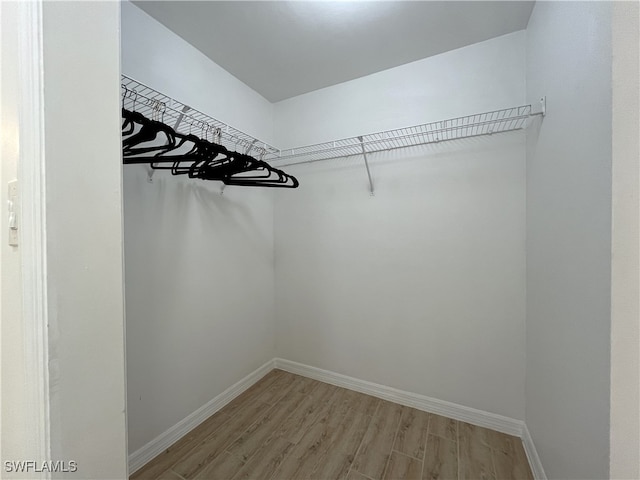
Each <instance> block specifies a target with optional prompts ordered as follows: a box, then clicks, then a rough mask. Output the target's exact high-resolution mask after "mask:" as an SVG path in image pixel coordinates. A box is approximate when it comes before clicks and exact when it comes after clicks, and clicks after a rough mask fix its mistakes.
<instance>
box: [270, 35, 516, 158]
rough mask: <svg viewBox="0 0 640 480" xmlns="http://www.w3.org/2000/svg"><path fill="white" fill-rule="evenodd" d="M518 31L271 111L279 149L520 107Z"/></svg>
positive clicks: (319, 92) (284, 103)
mask: <svg viewBox="0 0 640 480" xmlns="http://www.w3.org/2000/svg"><path fill="white" fill-rule="evenodd" d="M524 35H525V34H524V31H520V32H515V33H511V34H509V35H503V36H501V37H498V38H494V39H491V40H487V41H485V42H480V43H477V44H474V45H470V46H468V47H464V48H459V49H457V50H452V51H450V52H447V53H443V54H441V55H435V56H433V57H429V58H426V59H423V60H418V61H416V62H412V63H408V64H406V65H402V66H399V67H396V68H392V69H389V70H385V71H382V72H378V73H374V74H372V75H368V76H366V77H362V78H359V79H356V80H352V81H349V82H345V83H341V84H339V85H335V86H332V87H327V88H324V89H321V90H317V91H315V92H311V93H308V94H305V95H300V96H298V97H294V98H290V99H288V100H283V101H282V102H278V103H276V104H275V126H276V127H275V135H276V145H277V146H278V147H280V148H289V147H295V146H298V145H309V144H312V143H318V142H324V141H330V140H335V139H339V138H345V137H352V136H356V135H362V134H366V133H373V132H379V131H381V130H388V129H393V128H399V127H405V126H410V125H417V124H421V123H427V122H431V121H436V120H443V119H447V118H451V117H457V116H462V115H469V114H472V113H479V112H486V111H490V110H497V109H500V108H506V107H513V106H516V105H522V104H524V93H523V85H524V75H523V71H524Z"/></svg>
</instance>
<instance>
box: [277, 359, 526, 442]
mask: <svg viewBox="0 0 640 480" xmlns="http://www.w3.org/2000/svg"><path fill="white" fill-rule="evenodd" d="M274 361H275V368H279V369H281V370H285V371H287V372H290V373H295V374H298V375H302V376H304V377H309V378H313V379H314V380H319V381H321V382H325V383H330V384H332V385H336V386H338V387H343V388H348V389H350V390H355V391H357V392H361V393H366V394H367V395H372V396H374V397H378V398H382V399H384V400H388V401H390V402H395V403H399V404H401V405H406V406H408V407H413V408H417V409H418V410H423V411H425V412H430V413H435V414H437V415H442V416H445V417H449V418H453V419H454V420H461V421H463V422H467V423H472V424H473V425H478V426H479V427H485V428H490V429H492V430H497V431H499V432H503V433H507V434H509V435H514V436H516V437H522V432H523V427H524V422H522V421H520V420H516V419H513V418H509V417H503V416H502V415H497V414H495V413H490V412H484V411H482V410H476V409H475V408H471V407H465V406H463V405H458V404H455V403H451V402H446V401H444V400H438V399H436V398H431V397H427V396H425V395H419V394H417V393H411V392H405V391H403V390H398V389H396V388H392V387H387V386H385V385H380V384H378V383H373V382H368V381H366V380H360V379H358V378H353V377H349V376H347V375H342V374H340V373H335V372H330V371H328V370H323V369H321V368H316V367H310V366H308V365H303V364H301V363H297V362H292V361H290V360H284V359H282V358H276V359H274Z"/></svg>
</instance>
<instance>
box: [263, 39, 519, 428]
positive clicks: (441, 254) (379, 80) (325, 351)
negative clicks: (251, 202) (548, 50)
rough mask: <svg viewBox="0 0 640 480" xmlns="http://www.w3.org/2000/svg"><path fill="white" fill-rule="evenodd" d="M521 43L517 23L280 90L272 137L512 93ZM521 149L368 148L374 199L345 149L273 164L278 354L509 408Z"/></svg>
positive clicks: (347, 127)
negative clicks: (337, 156)
mask: <svg viewBox="0 0 640 480" xmlns="http://www.w3.org/2000/svg"><path fill="white" fill-rule="evenodd" d="M524 47H525V36H524V32H518V33H515V34H512V35H507V36H504V37H500V38H497V39H494V40H490V41H487V42H483V43H481V44H476V45H472V46H470V47H465V48H462V49H460V50H456V51H453V52H450V53H446V54H443V55H439V56H437V57H433V58H429V59H426V60H422V61H420V62H415V63H413V64H411V65H407V66H403V67H398V68H397V69H393V70H390V71H386V72H382V73H379V74H375V75H371V76H369V77H364V78H362V79H359V80H354V81H351V82H348V83H346V84H341V85H337V86H335V87H330V88H326V89H324V90H321V91H319V92H313V93H310V94H307V95H303V96H301V97H297V98H294V99H291V100H286V101H284V102H281V103H280V104H278V105H277V106H276V119H277V122H278V125H279V130H278V134H279V137H278V138H279V139H278V141H279V142H282V143H284V144H291V143H294V144H295V143H305V142H313V141H319V140H323V139H327V138H332V137H334V138H340V137H341V136H346V135H353V134H356V133H361V132H368V131H375V130H376V129H380V128H388V127H397V126H399V125H403V124H411V123H421V122H426V121H429V120H437V119H438V118H448V117H452V116H455V115H460V114H471V113H478V112H481V111H484V110H493V109H496V108H500V107H509V106H515V105H521V104H523V103H524V93H525V92H524V85H525V82H524V74H525V64H524V53H525V50H524ZM347 92H351V93H354V92H357V95H356V96H354V97H349V96H348V95H347ZM363 99H368V100H367V101H363ZM294 120H295V121H294ZM524 155H525V140H524V134H523V133H522V132H520V133H510V134H505V135H499V136H495V137H483V138H478V139H472V140H467V141H459V142H454V143H449V144H441V145H438V146H434V147H430V148H419V149H412V150H411V151H402V152H398V153H386V154H377V155H372V156H371V160H372V165H371V168H372V173H373V178H374V182H375V188H376V194H375V196H374V197H371V196H369V193H368V185H367V177H366V173H365V170H364V167H363V165H362V160H361V159H357V160H347V161H343V160H336V161H332V162H323V163H321V164H315V165H313V164H311V165H307V166H299V167H288V169H289V170H290V171H291V173H292V174H295V175H297V176H298V178H299V179H300V182H301V187H300V188H299V189H297V190H295V191H283V192H277V195H276V217H275V232H276V295H277V303H276V305H277V326H278V335H277V339H278V355H279V356H280V357H283V358H286V359H289V360H294V361H298V362H302V363H305V364H309V365H313V366H316V367H320V368H325V369H328V370H333V371H336V372H340V373H343V374H347V375H351V376H354V377H357V378H362V379H366V380H369V381H373V382H377V383H381V384H384V385H390V386H393V387H396V388H400V389H403V390H408V391H411V392H416V393H420V394H424V395H428V396H432V397H436V398H439V399H442V400H447V401H451V402H455V403H458V404H462V405H466V406H470V407H474V408H478V409H482V410H486V411H490V412H494V413H497V414H501V415H505V416H508V417H512V418H516V419H524V368H525V354H524V345H525V339H524V324H525V319H524V314H525V284H524V279H525V242H524V239H525V177H524V173H525V170H524V169H525V163H524V162H525V158H524Z"/></svg>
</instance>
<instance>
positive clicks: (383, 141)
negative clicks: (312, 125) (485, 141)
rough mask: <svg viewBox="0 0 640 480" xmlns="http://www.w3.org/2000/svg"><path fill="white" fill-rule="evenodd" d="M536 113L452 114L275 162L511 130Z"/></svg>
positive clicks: (302, 150) (290, 152)
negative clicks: (437, 119) (444, 118)
mask: <svg viewBox="0 0 640 480" xmlns="http://www.w3.org/2000/svg"><path fill="white" fill-rule="evenodd" d="M532 115H536V114H532V112H531V105H522V106H519V107H512V108H505V109H502V110H495V111H492V112H485V113H478V114H474V115H467V116H464V117H457V118H450V119H448V120H439V121H436V122H431V123H425V124H422V125H415V126H412V127H405V128H398V129H395V130H387V131H384V132H378V133H371V134H368V135H362V136H357V137H351V138H345V139H341V140H336V141H331V142H324V143H318V144H315V145H307V146H303V147H297V148H291V149H287V150H282V151H281V152H280V156H279V158H278V159H277V160H275V161H274V164H277V166H280V167H286V166H289V165H297V164H301V163H311V162H317V161H320V160H328V159H332V158H343V157H351V156H356V155H362V154H363V151H364V152H366V153H367V154H369V153H375V152H382V151H387V150H395V149H398V148H406V147H415V146H418V145H426V144H431V143H439V142H444V141H449V140H458V139H463V138H470V137H477V136H481V135H491V134H495V133H502V132H510V131H513V130H520V129H522V128H525V127H526V125H527V120H528V119H529V118H530V117H531V116H532Z"/></svg>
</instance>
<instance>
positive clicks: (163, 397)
mask: <svg viewBox="0 0 640 480" xmlns="http://www.w3.org/2000/svg"><path fill="white" fill-rule="evenodd" d="M122 71H123V73H125V74H127V75H130V76H132V77H134V78H136V79H138V80H140V81H142V82H145V83H147V84H148V85H150V86H152V87H154V88H156V89H158V90H160V91H162V92H164V93H167V94H169V95H172V96H174V97H175V98H176V99H178V100H180V101H182V102H186V103H189V104H190V105H192V106H194V107H195V108H198V109H201V110H202V111H204V112H206V113H209V114H211V115H213V116H215V117H217V118H219V119H221V120H225V121H228V122H230V123H231V124H232V125H234V126H237V127H238V128H240V129H242V130H245V131H247V132H249V133H252V134H254V135H257V136H258V137H259V138H260V139H261V140H263V139H264V140H266V141H270V140H271V138H270V137H271V136H272V133H271V131H272V121H271V120H272V118H271V113H272V106H271V104H270V103H268V102H267V101H266V100H265V99H264V98H262V97H260V96H259V95H258V94H257V93H255V92H254V91H253V90H250V89H249V88H248V87H247V86H246V85H244V84H242V83H241V82H240V81H239V80H237V79H235V78H234V77H232V76H231V75H229V74H228V73H226V72H225V71H224V70H222V69H221V68H220V67H218V66H217V65H216V64H214V63H213V62H211V61H210V60H209V59H207V58H206V57H205V56H204V55H202V54H201V53H200V52H199V51H197V50H196V49H194V48H193V47H191V46H190V45H189V44H187V43H186V42H184V41H183V40H181V39H180V38H179V37H177V36H176V35H175V34H173V33H171V32H170V31H169V30H167V29H166V28H165V27H163V26H162V25H160V24H158V23H157V22H156V21H155V20H153V19H152V18H151V17H149V16H148V15H147V14H145V13H143V12H142V11H141V10H139V9H138V8H137V7H135V6H133V5H132V4H130V3H124V4H123V5H122ZM145 168H146V167H142V166H132V165H130V166H125V167H124V201H125V208H124V221H125V257H126V262H125V269H126V281H125V288H126V297H127V298H126V306H127V376H128V378H127V381H128V427H129V452H130V453H132V452H135V451H136V450H138V449H139V448H141V447H142V446H144V445H145V444H146V443H148V442H149V441H151V440H152V439H153V438H155V437H156V436H157V435H159V434H161V433H163V432H164V431H165V430H167V429H168V428H170V427H172V426H173V425H175V424H176V423H177V422H178V421H180V420H182V419H183V418H185V417H186V416H187V415H189V414H191V413H192V412H194V411H195V410H196V409H198V408H200V407H201V406H202V405H204V404H205V403H207V402H208V401H209V400H211V399H212V398H214V397H215V396H216V395H218V394H220V393H222V392H223V391H224V390H225V389H226V388H228V387H229V386H231V385H233V384H234V383H235V382H237V381H238V380H240V379H241V378H242V377H244V376H245V375H247V374H248V373H250V372H252V371H253V370H255V369H256V368H257V367H259V366H260V365H262V364H263V363H264V362H266V361H267V360H270V359H271V358H273V357H274V355H275V320H274V310H275V306H274V302H275V300H274V296H275V293H274V277H273V269H274V264H273V197H272V192H271V191H270V189H260V188H257V189H252V188H248V187H228V188H227V189H225V191H224V194H223V195H221V194H220V184H219V183H218V182H204V181H200V180H192V179H185V178H183V177H173V176H171V175H170V174H169V173H167V172H156V174H155V176H154V180H153V183H149V182H147V174H146V170H145Z"/></svg>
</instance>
